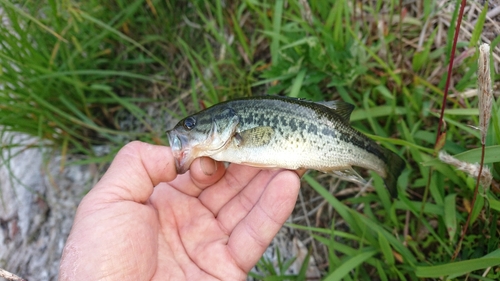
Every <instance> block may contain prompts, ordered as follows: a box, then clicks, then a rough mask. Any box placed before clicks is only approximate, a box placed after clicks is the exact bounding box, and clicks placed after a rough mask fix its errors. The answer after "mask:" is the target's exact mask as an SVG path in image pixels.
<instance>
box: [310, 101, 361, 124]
mask: <svg viewBox="0 0 500 281" xmlns="http://www.w3.org/2000/svg"><path fill="white" fill-rule="evenodd" d="M317 103H318V104H321V105H323V106H326V107H328V108H330V109H332V110H333V111H335V113H337V115H339V116H340V118H341V119H342V121H344V122H346V123H349V119H350V118H351V113H352V111H353V110H354V105H352V104H350V103H347V102H344V101H341V100H332V101H320V102H317Z"/></svg>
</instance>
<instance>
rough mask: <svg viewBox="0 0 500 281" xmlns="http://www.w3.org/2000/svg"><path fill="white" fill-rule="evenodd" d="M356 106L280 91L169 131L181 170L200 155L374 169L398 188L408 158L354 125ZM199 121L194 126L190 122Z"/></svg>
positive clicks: (349, 173)
mask: <svg viewBox="0 0 500 281" xmlns="http://www.w3.org/2000/svg"><path fill="white" fill-rule="evenodd" d="M352 109H353V106H352V105H350V104H347V103H344V102H341V101H332V102H322V103H316V102H310V101H306V100H301V99H293V98H286V97H279V96H264V97H253V98H244V99H237V100H232V101H227V102H223V103H219V104H217V105H214V106H212V107H210V108H207V109H205V110H203V111H201V112H199V113H196V114H194V115H191V116H189V117H187V118H185V119H183V120H181V121H180V122H179V123H178V124H177V125H176V126H175V127H174V129H172V130H170V131H169V132H168V136H169V141H170V144H171V146H172V151H173V153H174V156H175V157H176V165H177V169H178V172H179V173H183V172H185V171H186V170H187V169H189V165H190V164H191V162H192V161H193V160H194V159H195V158H197V157H201V156H208V157H211V158H213V159H215V160H218V161H227V162H232V163H238V164H245V165H250V166H254V167H261V168H285V169H292V170H294V169H315V170H319V171H323V172H332V173H335V174H337V175H339V176H341V177H343V178H345V179H348V180H352V181H357V182H363V180H362V178H360V176H359V175H358V174H357V173H356V172H355V171H354V170H353V169H352V166H359V167H362V168H366V169H370V170H373V171H375V172H376V173H378V174H379V175H380V176H381V177H382V178H384V180H385V182H386V185H387V187H388V188H389V190H390V191H391V193H393V194H394V193H395V190H396V183H397V178H398V177H399V175H400V173H401V171H402V169H403V167H404V165H405V163H404V160H403V159H401V157H399V156H398V155H397V154H395V153H393V152H392V151H390V150H387V149H385V148H383V147H381V146H379V145H378V144H377V143H375V142H374V141H373V140H372V139H370V138H368V137H366V136H365V135H363V134H362V133H360V132H359V131H357V130H355V129H354V128H352V127H351V126H350V125H349V124H348V122H349V116H350V113H351V111H352ZM186 122H188V125H192V123H193V122H194V123H195V125H194V127H193V128H188V126H186Z"/></svg>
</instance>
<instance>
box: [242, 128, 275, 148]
mask: <svg viewBox="0 0 500 281" xmlns="http://www.w3.org/2000/svg"><path fill="white" fill-rule="evenodd" d="M273 136H274V129H273V128H271V127H255V128H252V129H248V130H245V131H242V132H239V133H237V134H236V135H235V136H234V140H235V142H236V145H237V146H246V147H249V146H250V147H256V146H263V145H266V144H268V143H269V142H270V141H271V139H272V138H273Z"/></svg>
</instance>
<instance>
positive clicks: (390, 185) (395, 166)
mask: <svg viewBox="0 0 500 281" xmlns="http://www.w3.org/2000/svg"><path fill="white" fill-rule="evenodd" d="M384 154H385V158H386V161H387V163H386V164H387V167H386V174H387V176H386V177H385V179H384V182H385V186H386V187H387V189H389V193H391V196H392V197H393V198H395V197H397V196H398V178H399V176H400V175H401V172H403V169H404V168H405V165H406V163H405V161H404V160H403V158H401V157H400V156H399V155H397V154H396V153H394V152H392V151H390V150H388V149H385V148H384Z"/></svg>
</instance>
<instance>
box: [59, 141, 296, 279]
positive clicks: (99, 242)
mask: <svg viewBox="0 0 500 281" xmlns="http://www.w3.org/2000/svg"><path fill="white" fill-rule="evenodd" d="M298 189H299V178H298V175H297V174H296V173H294V172H291V171H284V170H260V169H256V168H251V167H246V166H240V165H234V164H232V165H230V166H229V168H228V169H227V170H226V169H225V168H224V166H223V165H222V164H221V163H216V162H214V161H213V160H210V159H207V158H204V159H198V160H196V161H195V162H193V164H192V165H191V170H190V172H188V173H186V174H184V175H179V176H177V174H176V171H175V165H174V160H173V156H172V153H171V151H170V148H168V147H162V146H153V145H149V144H145V143H141V142H133V143H130V144H128V145H126V146H125V147H124V148H123V149H122V150H121V151H120V152H119V153H118V155H117V156H116V158H115V160H114V161H113V163H112V165H111V167H110V168H109V170H108V171H107V172H106V174H105V175H104V176H103V178H102V179H101V180H100V181H99V183H98V184H97V185H96V186H95V187H94V188H93V189H92V190H91V191H90V192H89V194H87V195H86V196H85V197H84V199H83V200H82V203H81V204H80V206H79V207H78V210H77V214H76V217H75V222H74V225H73V228H72V230H71V234H70V236H69V238H68V241H67V243H66V246H65V249H64V252H63V258H62V261H61V270H60V280H79V279H80V280H102V279H106V280H212V279H213V280H219V279H222V280H242V279H245V278H246V275H247V273H248V271H249V270H250V269H251V268H252V267H253V266H254V265H255V264H256V262H257V261H258V259H259V258H260V257H261V255H262V253H263V252H264V250H265V249H266V248H267V246H268V245H269V243H270V242H271V240H272V238H273V237H274V235H275V234H276V233H277V231H278V230H279V228H280V227H281V226H282V224H283V223H284V221H285V220H286V219H287V218H288V216H289V215H290V213H291V211H292V209H293V206H294V205H295V200H296V198H297V193H298Z"/></svg>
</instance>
